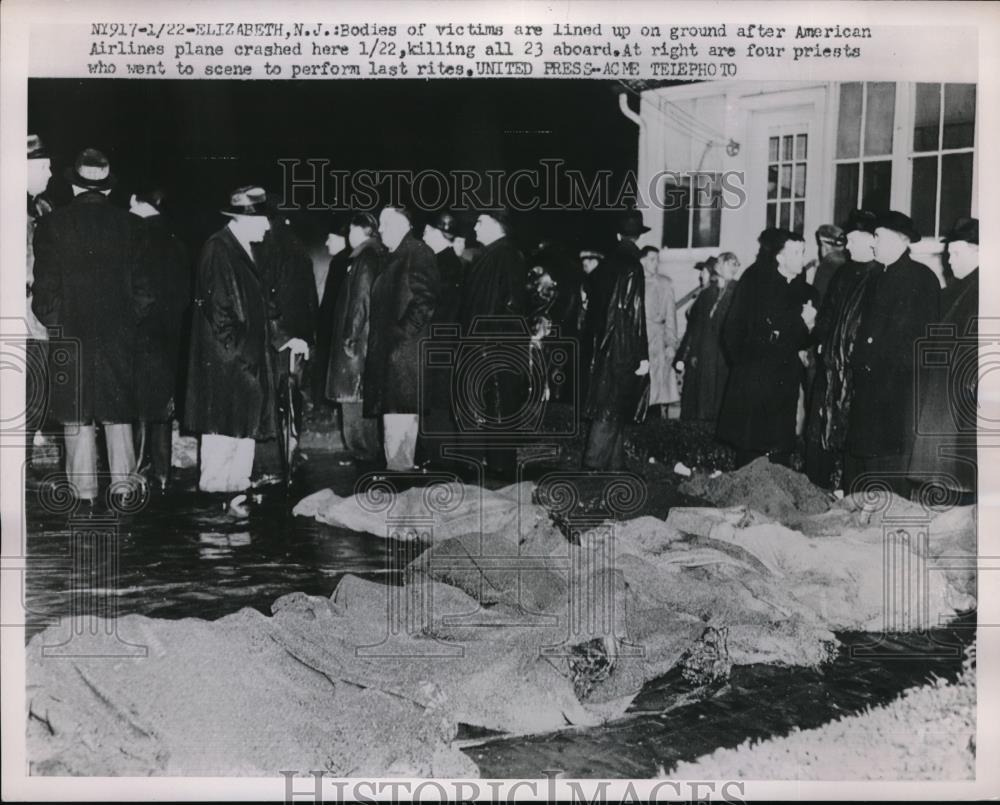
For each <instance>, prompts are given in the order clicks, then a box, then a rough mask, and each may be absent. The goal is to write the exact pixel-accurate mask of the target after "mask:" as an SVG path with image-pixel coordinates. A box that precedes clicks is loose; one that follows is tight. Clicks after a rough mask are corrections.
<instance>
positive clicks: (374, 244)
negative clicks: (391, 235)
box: [351, 235, 381, 260]
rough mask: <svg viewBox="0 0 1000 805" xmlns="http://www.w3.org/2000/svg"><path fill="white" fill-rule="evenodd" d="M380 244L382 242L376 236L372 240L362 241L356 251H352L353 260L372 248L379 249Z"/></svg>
mask: <svg viewBox="0 0 1000 805" xmlns="http://www.w3.org/2000/svg"><path fill="white" fill-rule="evenodd" d="M380 242H381V241H379V239H378V238H376V237H375V236H374V235H373V236H372V237H370V238H365V239H364V240H363V241H361V243H359V244H358V245H357V246H356V247H355V248H354V249H352V250H351V259H352V260H353V259H354V258H355V257H357V256H358V255H359V254H361V252H363V251H364V250H365V249H368V248H372V247H374V248H378V245H379V243H380Z"/></svg>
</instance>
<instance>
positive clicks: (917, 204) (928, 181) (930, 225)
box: [910, 157, 938, 237]
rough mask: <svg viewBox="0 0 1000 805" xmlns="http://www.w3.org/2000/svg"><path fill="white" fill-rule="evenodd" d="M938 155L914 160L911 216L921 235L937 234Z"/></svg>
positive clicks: (930, 235) (931, 235)
mask: <svg viewBox="0 0 1000 805" xmlns="http://www.w3.org/2000/svg"><path fill="white" fill-rule="evenodd" d="M937 161H938V158H937V157H919V158H917V159H914V160H913V195H912V196H911V198H910V217H911V218H912V219H913V225H914V226H915V227H916V228H917V231H918V232H919V233H920V234H921V235H925V236H928V237H933V236H934V235H936V234H937V230H936V229H935V228H934V223H935V220H936V218H937V216H936V215H935V210H934V206H935V204H936V203H937V198H936V197H937Z"/></svg>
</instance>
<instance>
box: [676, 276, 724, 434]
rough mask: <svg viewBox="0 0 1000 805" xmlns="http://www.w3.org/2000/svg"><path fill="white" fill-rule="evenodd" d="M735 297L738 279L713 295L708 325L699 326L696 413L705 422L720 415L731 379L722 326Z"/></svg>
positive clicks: (708, 307) (707, 318)
mask: <svg viewBox="0 0 1000 805" xmlns="http://www.w3.org/2000/svg"><path fill="white" fill-rule="evenodd" d="M735 296H736V282H732V281H731V282H727V283H726V284H725V286H723V287H722V288H719V289H717V290H716V292H715V293H714V294H712V295H711V296H710V297H709V298H710V299H711V302H712V304H711V306H707V305H706V307H707V309H706V310H705V311H704V316H705V321H704V325H703V326H702V327H699V338H698V340H697V342H696V343H695V346H694V354H695V356H696V358H697V373H696V377H695V382H696V383H697V384H698V393H697V407H696V409H695V412H694V415H695V419H698V420H701V421H703V422H712V423H713V424H714V423H715V421H716V420H717V419H718V418H719V410H720V409H721V408H722V395H723V394H725V391H726V383H727V382H728V381H729V364H728V363H727V362H726V358H725V355H724V354H723V352H722V327H723V324H724V323H725V321H726V318H727V316H728V315H729V308H730V307H731V306H732V303H733V298H734V297H735ZM686 365H687V364H685V366H686Z"/></svg>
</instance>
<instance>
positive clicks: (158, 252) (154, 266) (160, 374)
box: [129, 187, 191, 491]
mask: <svg viewBox="0 0 1000 805" xmlns="http://www.w3.org/2000/svg"><path fill="white" fill-rule="evenodd" d="M164 199H165V193H164V191H163V189H162V188H160V187H151V188H149V189H147V190H144V191H141V192H139V193H135V194H133V195H132V197H131V199H130V201H129V210H130V212H131V213H132V214H133V215H135V216H136V217H137V218H139V219H140V221H141V226H142V230H143V237H144V239H145V249H144V252H143V260H142V265H141V270H142V271H143V272H144V273H145V274H146V282H147V283H148V285H149V287H150V288H151V290H152V294H153V296H154V298H155V299H156V304H155V305H154V306H153V308H152V310H151V311H150V314H149V316H147V317H146V318H145V319H144V320H143V321H142V322H141V323H140V325H139V331H138V334H137V339H136V348H137V352H138V355H139V358H138V360H137V362H136V398H137V401H138V405H139V428H140V438H139V450H138V461H139V471H140V473H142V474H143V475H144V476H146V478H147V480H150V481H152V482H153V485H154V487H158V488H159V490H160V491H163V490H165V489H166V487H167V482H168V480H169V475H170V458H171V441H172V436H173V419H174V415H175V413H176V411H177V400H178V399H179V393H180V373H181V346H182V344H183V342H184V323H185V320H186V316H187V313H188V307H189V306H190V303H191V267H190V265H189V263H188V253H187V249H185V248H184V245H183V244H182V243H181V240H180V238H178V237H177V236H176V235H175V234H174V232H173V231H172V230H171V228H170V227H169V225H168V224H167V222H166V219H164V217H163V202H164Z"/></svg>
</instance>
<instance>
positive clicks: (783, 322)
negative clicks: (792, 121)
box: [28, 137, 978, 501]
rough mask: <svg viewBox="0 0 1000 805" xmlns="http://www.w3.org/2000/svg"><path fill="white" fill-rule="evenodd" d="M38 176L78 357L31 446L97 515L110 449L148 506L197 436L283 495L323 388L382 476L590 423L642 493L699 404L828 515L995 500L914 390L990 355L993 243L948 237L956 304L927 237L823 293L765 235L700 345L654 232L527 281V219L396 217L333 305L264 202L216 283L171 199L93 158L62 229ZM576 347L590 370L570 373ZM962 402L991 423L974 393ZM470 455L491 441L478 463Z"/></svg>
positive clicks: (35, 342) (730, 277)
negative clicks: (922, 351)
mask: <svg viewBox="0 0 1000 805" xmlns="http://www.w3.org/2000/svg"><path fill="white" fill-rule="evenodd" d="M28 157H29V171H28V175H29V198H28V211H29V216H28V261H29V264H28V269H29V270H28V295H29V314H28V317H29V325H30V334H29V342H28V348H29V350H31V351H33V352H35V353H36V355H38V356H40V358H39V359H40V361H41V363H42V364H46V357H45V355H46V351H47V350H46V341H47V339H49V338H50V337H51V338H55V337H56V335H58V337H60V338H63V339H69V340H70V341H72V342H73V343H75V344H77V345H78V349H77V350H76V351H73V350H69V351H68V352H66V351H65V350H64V351H62V352H61V353H60V355H62V357H61V358H60V361H61V364H60V366H59V368H58V370H56V367H55V366H53V365H52V364H53V358H52V355H50V356H49V357H48V361H47V364H46V365H48V366H49V369H50V371H49V373H48V379H47V380H43V381H41V382H43V383H47V388H46V389H44V390H43V393H41V394H39V392H38V390H37V389H35V390H32V389H29V390H28V398H29V400H33V399H39V398H43V397H47V399H48V406H47V407H46V408H45V410H41V407H40V408H39V410H37V411H35V412H34V413H33V414H32V418H33V421H32V422H29V428H32V429H36V430H37V429H39V428H41V426H42V422H41V418H42V417H44V416H48V417H51V418H52V419H54V420H55V421H57V422H58V423H60V424H61V425H62V426H63V438H64V445H65V462H66V472H67V475H68V477H69V479H70V481H71V483H72V484H73V488H74V490H75V492H76V494H77V495H78V496H79V497H80V498H81V499H83V500H87V501H93V500H94V499H95V498H96V497H97V493H98V472H97V468H98V464H99V459H98V439H97V427H98V426H100V427H101V429H102V430H103V435H104V443H105V445H106V450H107V459H106V461H107V465H108V467H109V470H110V474H111V477H112V479H113V481H114V480H117V481H119V482H122V483H124V484H125V485H126V486H125V487H123V489H126V491H127V488H126V487H127V484H128V483H131V482H133V481H134V480H135V479H137V478H141V477H145V478H147V479H148V480H149V481H151V482H153V483H154V484H157V485H160V486H164V485H166V483H167V482H168V476H169V471H170V443H171V433H172V427H173V422H174V420H180V422H181V423H182V425H183V427H184V428H185V429H186V430H188V431H189V432H191V433H194V434H197V435H199V437H200V448H199V488H200V489H202V490H204V491H209V492H226V493H241V492H245V491H246V490H248V489H250V488H252V487H254V486H257V485H260V484H264V483H268V482H269V481H271V480H273V479H274V478H275V477H276V476H277V475H278V474H279V473H280V471H281V470H282V467H283V463H284V464H286V465H287V462H288V458H289V457H288V455H287V454H285V453H283V452H282V444H281V439H280V438H279V436H280V434H281V428H280V424H279V423H280V422H282V421H283V419H284V420H287V418H288V417H289V416H291V413H292V412H291V410H290V409H291V407H292V406H291V405H290V404H289V403H288V402H287V400H286V399H285V396H284V395H283V394H282V393H281V391H280V390H281V389H284V388H286V387H287V386H288V380H289V379H290V378H293V377H298V376H300V375H301V374H302V371H303V365H306V366H308V371H307V375H308V384H307V385H308V388H309V390H310V396H311V397H312V401H313V404H314V405H323V404H328V405H335V406H337V408H338V409H339V413H340V424H341V430H342V435H343V441H344V445H345V448H346V450H347V453H348V454H349V456H350V459H351V460H352V461H355V462H357V463H358V465H359V466H360V467H368V468H379V467H384V469H385V471H389V472H393V471H413V470H414V469H415V468H420V467H427V466H434V465H437V464H442V463H447V462H449V461H451V460H454V459H455V458H456V457H458V456H459V454H460V457H461V459H462V460H465V461H472V462H475V463H478V464H479V465H480V467H481V469H482V470H483V471H485V472H486V473H489V474H492V475H497V476H501V477H513V476H514V472H515V469H516V457H517V452H516V450H517V446H518V445H517V444H516V440H513V441H512V439H511V437H512V436H513V435H516V434H517V432H519V430H518V429H519V428H521V429H523V428H524V423H525V421H526V419H525V411H526V409H533V408H539V407H541V408H544V406H545V405H547V404H548V403H550V402H567V403H571V404H573V405H575V406H577V407H578V409H579V411H580V413H581V414H582V416H583V418H584V419H585V420H586V421H587V422H588V426H587V440H586V447H585V450H584V454H583V466H584V468H585V469H588V470H596V471H605V470H621V469H624V468H625V433H626V427H627V426H628V425H630V424H631V423H633V422H636V421H641V420H642V419H643V418H644V417H645V416H646V415H647V411H649V410H650V409H655V410H658V411H659V412H660V415H662V416H667V415H668V412H669V411H670V410H671V409H672V408H676V407H677V404H678V403H679V409H680V418H681V419H682V420H696V421H700V422H702V423H709V424H710V426H711V427H712V428H714V430H715V433H716V434H717V437H718V438H719V439H720V440H721V441H724V442H726V443H728V444H730V445H731V446H732V447H734V448H735V449H736V451H737V457H738V460H739V462H740V463H745V462H747V461H750V460H752V459H754V458H756V457H759V456H764V455H766V456H769V457H770V458H771V460H773V461H777V462H782V463H790V462H791V456H792V454H793V453H795V452H796V451H798V452H800V453H804V456H805V465H806V470H807V472H808V473H809V475H810V477H811V478H812V479H813V480H814V482H816V483H818V484H820V485H823V486H826V487H829V488H832V487H835V486H838V485H839V486H843V487H844V488H845V489H849V488H851V485H852V484H855V483H856V482H859V481H872V480H878V481H880V482H882V483H885V484H888V486H889V488H891V489H893V490H894V491H897V492H899V493H900V494H907V493H908V491H909V486H910V483H911V479H914V478H917V479H920V478H923V477H924V476H927V475H936V476H942V475H945V476H947V478H948V479H949V480H948V482H947V483H948V485H949V486H950V487H952V488H955V489H957V491H959V492H962V493H974V491H975V447H974V428H975V423H974V420H973V424H972V434H973V441H972V448H971V464H970V458H969V456H970V452H969V446H968V443H967V442H962V440H961V438H958V437H956V436H955V434H956V433H957V432H958V431H960V430H962V427H960V426H962V425H963V423H962V422H957V420H955V421H952V423H951V424H950V426H949V428H950V430H949V429H946V431H945V434H946V435H947V434H951V435H952V437H953V438H951V440H950V441H947V440H946V443H945V444H944V448H946V449H942V444H941V443H940V438H939V440H938V442H935V443H933V444H932V443H931V442H930V441H927V440H925V441H924V442H923V443H921V442H920V440H919V439H918V438H917V436H918V435H919V434H923V433H927V434H931V433H934V434H937V435H938V437H940V436H941V435H942V431H941V428H940V427H937V428H935V427H933V425H932V423H931V421H930V420H935V422H937V424H940V420H941V418H942V417H943V416H944V415H945V414H946V413H948V412H950V411H953V410H956V408H955V406H954V405H952V404H951V402H950V401H951V400H952V398H953V397H954V392H955V389H954V383H950V384H949V381H947V380H941V373H940V372H938V373H936V374H934V375H933V378H934V381H933V382H932V383H924V384H922V385H920V384H917V383H916V382H915V377H916V374H915V373H916V372H917V371H918V369H919V367H918V365H917V362H916V358H915V348H916V345H917V343H918V341H919V340H920V339H921V338H922V337H923V336H924V335H925V332H926V328H927V327H928V325H931V324H934V323H938V322H939V320H940V321H943V322H947V323H951V324H953V325H955V327H957V328H958V331H959V333H960V335H963V336H964V335H966V334H967V333H968V332H969V329H968V327H969V322H970V321H971V320H972V319H973V318H974V317H975V315H976V312H977V306H978V295H977V294H978V290H977V286H976V279H975V278H976V268H977V266H978V223H977V222H976V221H974V220H971V219H970V220H964V221H960V222H959V223H958V224H957V225H956V227H955V229H954V230H953V231H952V233H951V234H950V235H949V237H948V256H949V262H950V265H951V271H952V273H953V275H954V280H955V281H954V282H953V283H952V284H951V285H949V286H948V288H947V289H946V290H945V291H944V293H943V294H942V293H941V292H940V291H939V283H938V281H937V279H936V277H935V276H934V274H933V272H931V271H930V269H928V268H927V267H926V266H923V265H922V264H920V263H918V262H916V261H914V260H913V259H912V258H911V257H910V253H909V245H910V244H911V243H913V242H915V241H917V240H919V238H920V235H919V234H918V233H917V232H915V231H914V229H913V226H912V223H911V222H910V220H909V219H908V218H907V217H906V216H905V215H902V214H901V213H896V212H890V213H887V214H885V215H882V216H880V217H878V218H876V216H874V215H873V214H871V213H867V212H865V211H857V212H856V213H855V214H854V215H852V217H851V220H850V221H848V222H847V223H846V226H845V227H844V228H843V229H841V228H839V227H834V226H832V225H826V226H824V227H821V229H820V230H819V232H818V233H817V240H818V244H819V249H820V258H819V261H818V265H815V266H812V267H809V266H806V264H805V242H804V240H803V238H802V236H801V235H798V234H795V233H793V232H790V231H788V230H783V229H767V230H765V231H764V232H762V233H761V235H760V238H759V252H758V255H757V259H756V260H755V261H754V263H753V265H751V266H750V267H749V268H747V270H746V271H745V272H743V273H742V274H741V273H740V272H741V266H740V263H739V260H738V259H737V258H736V256H735V255H734V254H732V253H729V252H725V253H722V254H720V255H719V256H718V257H716V258H713V259H711V260H708V261H706V262H705V263H700V264H699V265H698V266H697V268H698V269H699V271H700V277H701V282H700V291H699V292H698V294H697V296H696V298H695V299H694V302H693V304H692V305H691V307H690V309H689V311H688V314H687V326H686V329H685V332H684V335H683V338H680V337H679V333H678V326H677V307H678V300H677V299H676V298H675V295H674V291H673V283H672V282H671V280H670V279H669V278H668V277H666V276H664V275H663V274H661V273H660V272H659V270H658V264H659V258H660V254H659V250H658V249H657V248H656V247H654V246H645V247H640V246H639V241H640V239H641V238H642V236H643V235H644V234H645V233H646V232H648V231H649V228H648V227H646V226H645V225H644V224H643V221H642V216H641V214H640V213H639V212H638V211H635V210H631V211H627V212H625V213H623V214H622V215H621V217H620V218H619V220H618V222H617V226H616V242H615V245H614V246H613V248H610V249H595V248H588V249H584V250H582V251H579V252H577V253H572V252H570V251H569V250H567V249H565V248H563V247H562V246H561V245H560V244H558V243H554V242H543V243H541V244H539V246H538V248H537V249H536V250H535V251H534V252H532V253H530V254H529V255H528V256H527V257H526V256H525V254H524V253H523V252H522V251H521V250H520V248H519V247H518V245H517V242H516V240H515V238H514V237H513V233H512V222H511V217H510V214H509V212H508V211H507V210H506V209H504V208H503V207H495V208H491V209H485V210H482V211H480V212H479V214H478V216H477V217H476V219H475V223H474V226H469V224H470V223H471V221H467V220H464V219H462V218H461V217H460V216H458V215H455V214H452V213H450V212H448V211H437V212H433V213H430V214H426V213H423V212H420V211H415V210H411V209H408V208H407V207H405V206H397V205H389V206H385V207H383V208H382V209H381V210H380V211H379V212H378V214H377V215H376V214H374V213H372V212H367V211H356V212H353V213H346V214H338V215H334V216H331V218H330V219H329V235H328V238H327V244H326V245H327V249H328V251H329V253H330V255H331V260H330V266H329V271H328V273H327V276H326V279H325V284H324V288H323V293H322V295H319V294H317V289H316V285H315V280H314V272H313V268H312V260H311V257H310V255H309V252H308V250H307V249H306V248H305V246H304V245H303V243H302V242H301V240H299V238H298V237H297V236H296V235H295V233H294V232H293V230H292V228H291V226H290V225H289V224H288V222H287V221H286V220H285V219H284V217H283V216H282V215H281V214H280V213H279V211H278V210H277V209H276V208H275V207H274V206H273V204H272V203H271V202H270V199H269V198H268V195H267V193H266V192H265V191H264V190H263V189H261V188H260V187H254V186H245V187H240V188H237V189H236V190H234V191H232V193H231V194H230V195H229V198H228V203H227V204H226V205H224V206H223V207H222V208H221V209H220V212H221V213H222V214H223V215H224V216H226V219H227V222H226V224H225V226H223V227H222V228H221V229H219V231H217V232H216V233H215V234H213V235H212V236H211V237H209V238H208V240H207V241H206V242H205V243H204V245H203V246H202V247H201V249H200V253H199V254H198V256H197V258H196V259H195V260H191V259H190V257H189V255H188V253H187V250H186V249H185V248H184V246H183V245H182V243H181V240H180V239H179V238H178V237H177V236H176V235H175V234H173V233H172V231H171V228H170V226H169V225H168V224H167V222H166V219H165V217H164V215H163V206H164V194H163V191H162V189H160V188H155V187H154V188H148V189H142V190H139V191H138V192H136V193H134V194H133V195H132V196H131V198H130V209H129V210H125V209H123V208H120V207H118V206H117V205H115V204H114V203H112V201H111V200H110V199H109V192H110V189H111V186H112V184H113V183H114V181H115V177H114V173H113V171H112V170H111V166H110V165H109V163H108V160H107V158H106V157H105V156H104V155H103V154H101V153H100V152H99V151H96V150H94V149H86V150H84V151H83V152H81V154H80V155H79V156H78V157H77V159H76V162H75V164H74V166H73V167H72V168H70V169H69V170H68V171H67V175H66V179H67V181H68V183H69V184H70V185H72V188H73V195H74V197H73V199H72V201H71V202H69V203H68V204H65V205H63V206H55V207H54V206H53V205H52V204H51V203H50V202H49V200H48V199H47V198H46V196H45V192H44V188H45V184H46V181H47V180H48V173H49V161H48V156H47V154H46V153H45V150H44V148H43V147H42V144H41V142H40V140H39V139H38V138H37V137H29V144H28ZM192 266H193V270H192ZM941 312H943V313H944V316H943V318H942V317H941V315H940V314H941ZM566 344H569V345H571V349H570V352H571V353H573V355H572V359H571V360H569V361H566V360H563V361H562V362H560V361H556V360H554V359H553V356H554V355H555V354H556V352H557V351H558V350H560V349H562V350H563V351H564V352H565V349H564V345H566ZM428 349H433V350H436V351H435V352H434V354H435V355H441V356H444V359H443V360H441V361H436V360H428V354H429V353H428ZM50 351H52V352H53V353H54V350H50ZM66 354H68V355H70V358H69V363H68V364H67V359H66V357H65V355H66ZM449 355H451V356H452V357H451V358H448V356H449ZM463 366H464V367H472V368H471V369H469V370H463V369H462V368H461V367H463ZM538 367H541V370H540V371H539V370H538ZM57 377H58V378H59V380H58V381H57V380H56V378H57ZM36 382H37V381H36ZM942 383H944V384H945V385H947V388H944V387H943V386H942ZM967 385H968V384H967ZM918 386H919V389H920V391H921V393H922V394H924V397H923V398H921V399H918V397H917V394H916V389H918ZM973 386H974V378H973ZM959 394H960V396H962V395H965V396H964V397H963V399H964V400H965V401H966V402H967V397H968V395H969V394H972V395H973V396H972V400H973V408H974V401H975V396H974V395H975V388H974V387H971V388H966V387H962V388H961V389H960V390H959ZM949 395H951V396H949ZM958 407H959V408H961V405H960V406H958ZM922 418H927V420H928V421H927V422H926V423H924V422H923V419H922ZM935 418H936V419H935ZM528 420H530V423H529V424H531V425H532V426H535V427H537V425H538V421H539V420H538V419H537V417H536V418H534V419H532V418H531V417H528ZM917 423H920V424H921V426H922V427H917ZM964 427H965V433H966V435H967V434H968V424H967V422H965V423H964ZM458 434H462V435H463V436H469V435H470V434H471V435H472V438H471V439H464V440H463V441H462V443H461V450H460V451H457V452H456V449H455V447H456V444H457V443H458V442H457V440H456V437H457V435H458ZM525 434H526V435H527V436H530V428H528V430H526V431H525ZM956 442H961V444H958V446H957V448H956ZM942 467H944V470H942Z"/></svg>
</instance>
